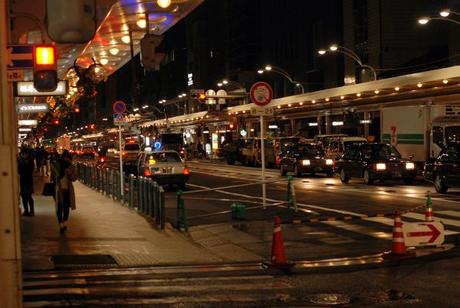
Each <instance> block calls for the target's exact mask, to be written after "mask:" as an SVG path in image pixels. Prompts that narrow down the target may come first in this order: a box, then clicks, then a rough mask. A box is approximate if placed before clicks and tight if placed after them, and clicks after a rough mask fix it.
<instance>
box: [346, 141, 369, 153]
mask: <svg viewBox="0 0 460 308" xmlns="http://www.w3.org/2000/svg"><path fill="white" fill-rule="evenodd" d="M363 143H366V141H344V142H343V146H344V147H345V151H346V150H348V149H349V148H350V147H352V146H358V145H360V144H363Z"/></svg>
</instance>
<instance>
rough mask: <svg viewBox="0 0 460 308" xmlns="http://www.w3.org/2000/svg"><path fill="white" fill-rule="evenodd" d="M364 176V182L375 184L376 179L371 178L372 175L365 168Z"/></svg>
mask: <svg viewBox="0 0 460 308" xmlns="http://www.w3.org/2000/svg"><path fill="white" fill-rule="evenodd" d="M363 178H364V183H366V184H367V185H372V184H374V180H373V179H371V177H370V174H369V170H364V176H363Z"/></svg>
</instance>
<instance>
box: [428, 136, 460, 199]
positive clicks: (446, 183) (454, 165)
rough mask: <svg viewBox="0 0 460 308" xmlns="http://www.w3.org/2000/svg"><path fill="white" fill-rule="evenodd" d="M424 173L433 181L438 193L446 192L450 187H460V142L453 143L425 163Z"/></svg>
mask: <svg viewBox="0 0 460 308" xmlns="http://www.w3.org/2000/svg"><path fill="white" fill-rule="evenodd" d="M423 175H424V177H425V179H426V180H428V181H431V182H433V184H434V188H435V189H436V191H437V192H438V193H441V194H445V193H447V190H448V189H449V188H450V187H460V143H451V144H449V145H448V146H446V147H445V148H444V149H442V151H441V152H440V153H439V155H438V157H436V158H432V159H429V160H428V161H427V162H426V164H425V169H424V172H423Z"/></svg>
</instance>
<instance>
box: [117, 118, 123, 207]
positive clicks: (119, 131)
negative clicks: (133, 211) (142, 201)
mask: <svg viewBox="0 0 460 308" xmlns="http://www.w3.org/2000/svg"><path fill="white" fill-rule="evenodd" d="M118 148H119V153H120V155H119V156H120V196H121V198H122V199H123V196H124V189H123V142H122V136H121V125H118Z"/></svg>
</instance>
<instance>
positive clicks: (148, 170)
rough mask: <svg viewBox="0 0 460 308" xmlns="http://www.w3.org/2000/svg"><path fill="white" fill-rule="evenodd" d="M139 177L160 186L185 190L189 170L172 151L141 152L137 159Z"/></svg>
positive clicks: (177, 154)
mask: <svg viewBox="0 0 460 308" xmlns="http://www.w3.org/2000/svg"><path fill="white" fill-rule="evenodd" d="M138 170H139V173H138V174H139V176H144V177H149V178H151V179H153V180H154V181H156V182H157V183H158V184H160V185H172V184H176V185H178V186H179V188H181V189H185V184H186V183H187V181H188V179H189V177H190V170H189V169H188V168H187V166H186V165H185V163H184V161H183V160H182V159H181V157H180V155H179V153H178V152H177V151H173V150H159V151H154V152H141V153H140V154H139V159H138Z"/></svg>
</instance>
